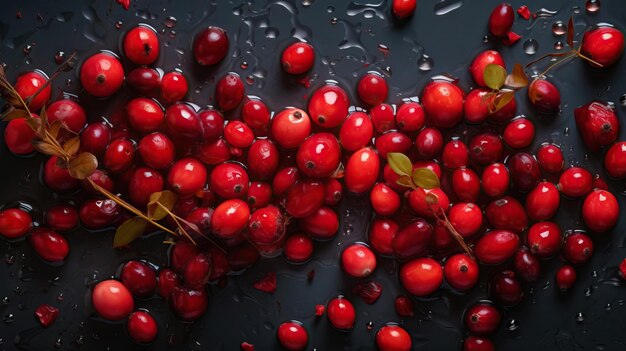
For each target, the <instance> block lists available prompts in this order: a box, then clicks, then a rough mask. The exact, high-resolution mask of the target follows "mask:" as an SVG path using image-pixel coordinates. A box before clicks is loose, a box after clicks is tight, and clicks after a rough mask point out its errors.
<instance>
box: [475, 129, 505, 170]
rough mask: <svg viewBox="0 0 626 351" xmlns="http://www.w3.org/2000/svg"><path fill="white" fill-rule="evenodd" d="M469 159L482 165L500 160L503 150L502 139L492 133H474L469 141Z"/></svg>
mask: <svg viewBox="0 0 626 351" xmlns="http://www.w3.org/2000/svg"><path fill="white" fill-rule="evenodd" d="M469 151H470V152H469V156H470V159H471V160H472V161H473V162H475V163H477V164H479V165H482V166H486V165H490V164H493V163H496V162H498V161H500V159H501V158H502V154H503V152H504V147H503V145H502V139H500V136H499V135H497V134H494V133H481V134H477V135H475V136H474V137H473V138H472V139H471V140H470V143H469Z"/></svg>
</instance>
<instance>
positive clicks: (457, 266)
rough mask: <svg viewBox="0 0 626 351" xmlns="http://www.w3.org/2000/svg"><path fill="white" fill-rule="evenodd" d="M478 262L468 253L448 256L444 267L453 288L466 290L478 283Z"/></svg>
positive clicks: (447, 279) (448, 281) (447, 280)
mask: <svg viewBox="0 0 626 351" xmlns="http://www.w3.org/2000/svg"><path fill="white" fill-rule="evenodd" d="M478 272H479V268H478V263H476V261H474V260H473V259H472V258H471V257H469V256H467V255H466V254H456V255H453V256H450V257H448V259H447V260H446V264H445V266H444V267H443V273H444V275H445V277H446V282H447V283H448V284H449V285H450V286H452V287H453V288H455V289H457V290H459V291H464V290H469V289H471V288H473V287H474V286H475V285H476V283H478Z"/></svg>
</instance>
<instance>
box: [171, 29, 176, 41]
mask: <svg viewBox="0 0 626 351" xmlns="http://www.w3.org/2000/svg"><path fill="white" fill-rule="evenodd" d="M170 38H172V39H174V38H176V31H175V30H171V31H170Z"/></svg>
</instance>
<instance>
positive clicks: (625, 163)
mask: <svg viewBox="0 0 626 351" xmlns="http://www.w3.org/2000/svg"><path fill="white" fill-rule="evenodd" d="M604 168H605V169H606V172H607V173H608V174H609V176H610V177H611V178H615V179H623V178H626V141H620V142H618V143H615V144H613V146H611V148H609V150H608V151H607V152H606V154H605V155H604Z"/></svg>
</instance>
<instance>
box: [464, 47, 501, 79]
mask: <svg viewBox="0 0 626 351" xmlns="http://www.w3.org/2000/svg"><path fill="white" fill-rule="evenodd" d="M489 64H494V65H498V66H501V67H502V68H506V65H505V63H504V60H503V59H502V56H501V55H500V53H499V52H497V51H495V50H485V51H483V52H481V53H480V54H478V55H476V57H475V58H474V61H472V64H471V65H470V67H469V71H470V73H471V74H472V78H474V82H476V84H478V85H479V86H481V87H486V86H487V85H486V84H485V77H484V72H485V67H487V65H489Z"/></svg>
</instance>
